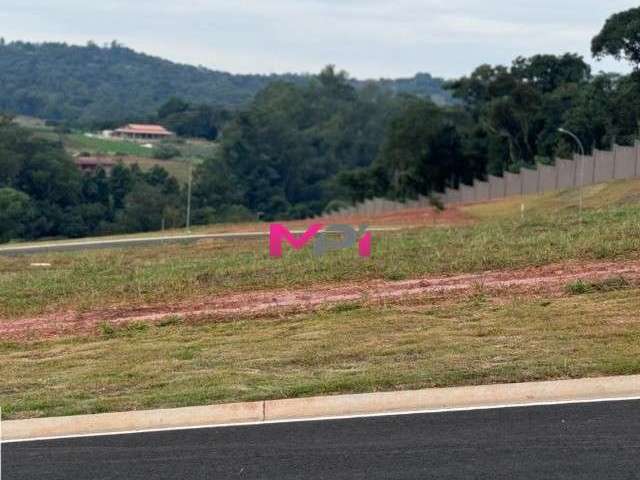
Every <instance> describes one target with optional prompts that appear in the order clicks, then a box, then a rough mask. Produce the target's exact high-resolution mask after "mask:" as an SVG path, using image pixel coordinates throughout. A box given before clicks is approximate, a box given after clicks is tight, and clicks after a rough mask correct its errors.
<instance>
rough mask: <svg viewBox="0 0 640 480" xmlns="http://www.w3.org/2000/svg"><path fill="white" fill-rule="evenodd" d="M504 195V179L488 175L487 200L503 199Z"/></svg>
mask: <svg viewBox="0 0 640 480" xmlns="http://www.w3.org/2000/svg"><path fill="white" fill-rule="evenodd" d="M504 195H505V189H504V178H503V177H495V176H493V175H489V200H494V199H496V198H503V197H504Z"/></svg>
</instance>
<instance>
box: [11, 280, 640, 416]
mask: <svg viewBox="0 0 640 480" xmlns="http://www.w3.org/2000/svg"><path fill="white" fill-rule="evenodd" d="M639 310H640V291H639V290H637V289H633V288H632V289H623V290H617V289H615V288H614V289H612V290H610V291H596V292H594V293H589V294H585V295H572V294H570V293H567V294H566V295H564V296H561V297H551V298H546V297H529V296H525V297H518V296H515V297H510V298H509V297H507V298H505V297H503V296H492V295H488V294H485V293H483V292H482V291H478V292H475V293H473V294H470V295H467V296H466V297H465V298H459V299H457V300H456V301H433V300H429V299H423V300H416V301H413V302H408V303H407V302H402V303H395V302H391V303H387V304H385V303H381V304H380V305H378V306H375V307H373V306H368V307H363V306H361V305H358V304H349V303H345V304H342V305H337V306H334V307H332V308H330V309H327V310H324V311H322V312H320V313H315V314H311V315H289V316H283V317H276V318H270V319H269V318H266V319H265V318H263V319H261V320H259V321H256V320H255V319H245V320H237V321H232V322H225V323H215V322H213V323H209V322H206V320H205V321H204V323H202V324H199V325H189V324H183V323H182V320H181V319H180V318H177V317H176V318H173V319H171V318H169V319H167V320H166V321H165V322H164V323H163V324H161V325H156V326H149V325H145V324H134V325H131V326H129V327H127V328H115V329H114V328H110V327H109V326H106V325H105V326H104V327H103V329H102V331H101V333H100V334H99V335H97V336H94V337H82V338H66V339H58V340H49V341H42V342H32V343H7V342H5V343H2V344H0V354H1V355H2V364H3V369H2V372H3V381H2V384H1V385H0V397H1V398H2V406H3V413H4V414H5V416H6V417H9V418H20V417H33V416H42V415H45V416H46V415H66V414H75V413H93V412H103V411H118V410H128V409H140V408H151V407H161V406H162V407H168V406H185V405H198V404H209V403H215V402H227V401H237V400H255V399H266V398H281V397H294V396H303V395H314V394H328V393H338V392H366V391H378V390H393V389H408V388H421V387H431V386H445V385H447V386H448V385H469V384H481V383H493V382H516V381H528V380H538V379H548V378H570V377H583V376H595V375H613V374H631V373H639V372H640V324H638V313H637V312H638V311H639Z"/></svg>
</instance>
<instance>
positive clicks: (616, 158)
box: [338, 141, 640, 215]
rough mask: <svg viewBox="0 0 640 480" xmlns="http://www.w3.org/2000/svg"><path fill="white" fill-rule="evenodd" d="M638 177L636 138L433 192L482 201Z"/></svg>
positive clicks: (392, 206)
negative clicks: (611, 147) (632, 143)
mask: <svg viewBox="0 0 640 480" xmlns="http://www.w3.org/2000/svg"><path fill="white" fill-rule="evenodd" d="M632 177H640V141H638V142H636V144H635V146H633V147H622V146H619V145H616V146H615V148H614V150H613V151H612V152H607V151H603V150H594V152H593V154H592V155H586V156H582V155H575V156H574V159H573V160H568V159H563V158H558V159H556V162H555V165H541V164H539V165H537V167H536V168H535V169H529V168H522V169H521V171H520V173H518V174H516V173H509V172H505V173H504V176H503V177H496V176H494V175H489V178H488V181H487V182H483V181H481V180H474V182H473V185H460V188H456V189H454V188H446V189H445V192H444V193H437V194H436V196H438V198H440V200H441V201H442V202H443V203H445V204H454V203H461V202H462V203H470V202H484V201H487V200H492V199H498V198H503V197H505V196H516V195H529V194H533V193H542V192H551V191H554V190H559V189H563V188H572V187H576V186H579V185H581V184H582V185H592V184H594V183H601V182H607V181H609V180H613V179H623V178H632ZM428 205H429V199H428V198H427V197H419V198H418V200H417V201H412V202H407V203H401V202H392V201H390V200H385V199H379V198H378V199H372V200H366V201H364V202H362V203H358V204H357V205H354V207H351V208H344V209H341V210H340V212H338V213H339V214H360V215H374V214H376V213H384V212H392V211H396V210H402V209H407V208H416V207H418V206H420V207H422V206H428Z"/></svg>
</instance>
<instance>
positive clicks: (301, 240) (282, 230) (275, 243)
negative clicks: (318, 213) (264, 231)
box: [269, 223, 322, 257]
mask: <svg viewBox="0 0 640 480" xmlns="http://www.w3.org/2000/svg"><path fill="white" fill-rule="evenodd" d="M320 230H322V224H321V223H316V224H313V225H311V226H310V227H309V229H308V230H307V231H306V232H304V233H303V234H302V235H300V237H297V238H296V237H295V236H294V235H293V234H292V233H291V232H290V231H289V230H288V229H287V227H285V226H284V225H282V224H281V223H272V224H271V225H270V226H269V255H271V256H272V257H281V256H282V242H283V241H285V242H287V243H288V244H289V245H291V247H292V248H293V249H294V250H300V249H301V248H303V247H304V246H305V245H306V244H307V243H309V242H310V241H311V240H313V237H315V236H316V235H317V233H318V232H319V231H320Z"/></svg>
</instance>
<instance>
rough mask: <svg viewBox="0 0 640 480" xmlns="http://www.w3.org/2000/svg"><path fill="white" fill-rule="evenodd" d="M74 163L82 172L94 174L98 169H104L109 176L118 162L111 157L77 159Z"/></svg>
mask: <svg viewBox="0 0 640 480" xmlns="http://www.w3.org/2000/svg"><path fill="white" fill-rule="evenodd" d="M73 162H74V163H75V164H76V167H78V169H79V170H80V171H82V172H90V173H93V172H95V171H96V170H98V168H102V169H103V170H104V171H105V173H106V174H107V175H109V174H111V170H113V167H114V166H115V165H116V163H117V162H116V161H115V160H114V159H113V158H111V157H97V156H96V157H75V158H74V159H73Z"/></svg>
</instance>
